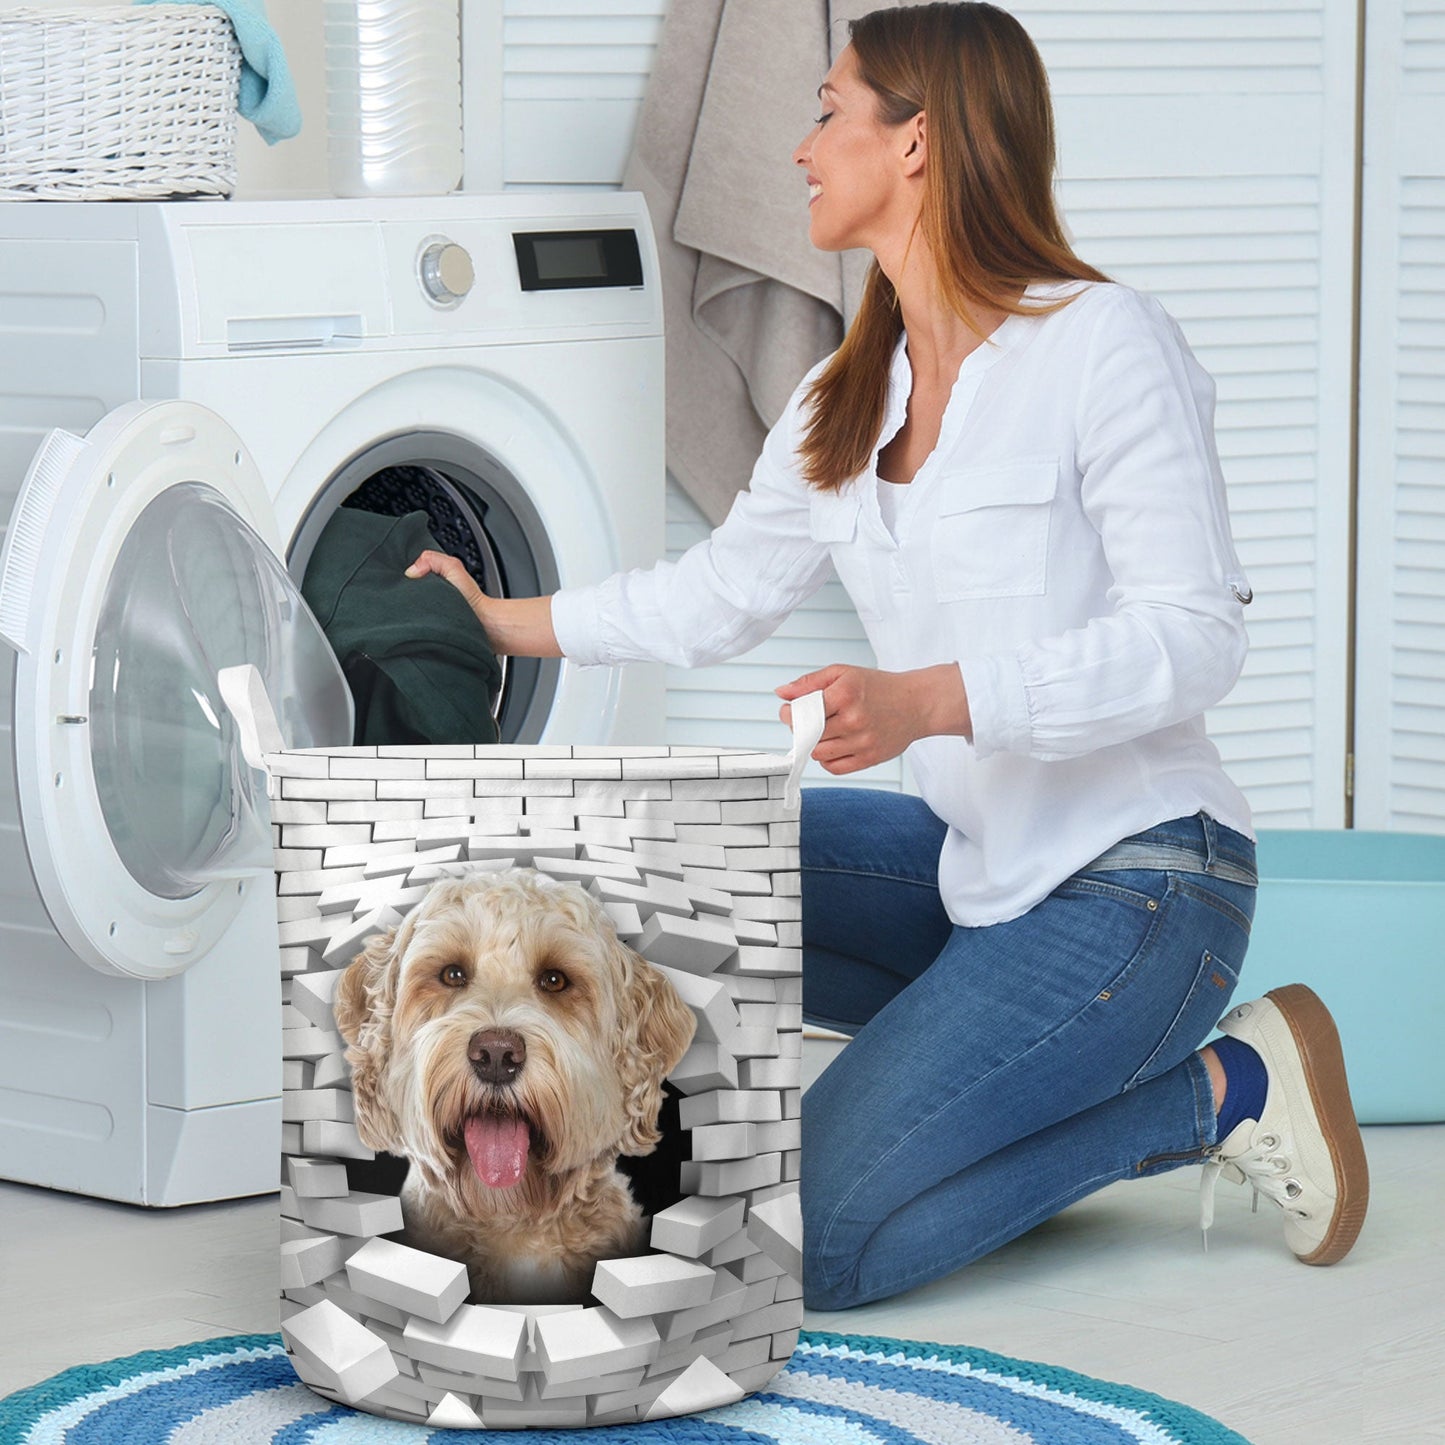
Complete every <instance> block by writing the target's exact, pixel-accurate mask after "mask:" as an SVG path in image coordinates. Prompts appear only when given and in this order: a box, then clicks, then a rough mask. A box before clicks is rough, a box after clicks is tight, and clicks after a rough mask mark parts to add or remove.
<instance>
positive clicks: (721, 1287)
mask: <svg viewBox="0 0 1445 1445" xmlns="http://www.w3.org/2000/svg"><path fill="white" fill-rule="evenodd" d="M746 1296H747V1286H746V1285H745V1284H743V1282H742V1281H741V1280H740V1279H738V1278H737V1276H736V1275H733V1274H729V1273H728V1271H727V1270H719V1271H718V1272H717V1276H716V1278H715V1279H714V1281H713V1287H712V1298H711V1299H710V1300H709V1301H708V1302H707V1303H706V1304H704V1305H694V1306H693V1307H692V1308H691V1309H687V1310H678V1311H677V1313H676V1314H670V1315H659V1316H658V1317H657V1321H656V1323H657V1328H658V1331H659V1333H660V1334H661V1335H662V1338H663V1339H664V1340H678V1339H682V1338H684V1337H685V1336H687V1335H691V1334H695V1333H698V1332H700V1331H702V1330H707V1329H711V1328H712V1327H713V1326H714V1325H718V1324H721V1323H723V1322H724V1321H725V1320H731V1319H732V1318H733V1317H734V1316H735V1315H736V1314H737V1313H738V1311H739V1310H740V1309H742V1307H743V1305H744V1303H745V1302H746Z"/></svg>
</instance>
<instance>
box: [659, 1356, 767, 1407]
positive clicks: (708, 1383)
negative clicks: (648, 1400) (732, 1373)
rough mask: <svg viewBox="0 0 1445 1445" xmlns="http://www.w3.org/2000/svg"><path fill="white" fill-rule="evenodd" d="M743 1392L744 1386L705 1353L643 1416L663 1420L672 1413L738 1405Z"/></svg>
mask: <svg viewBox="0 0 1445 1445" xmlns="http://www.w3.org/2000/svg"><path fill="white" fill-rule="evenodd" d="M743 1393H744V1392H743V1388H742V1386H741V1385H738V1384H736V1383H735V1382H734V1381H733V1380H730V1379H729V1378H728V1377H727V1376H726V1375H725V1374H723V1372H722V1371H721V1370H720V1369H718V1367H717V1366H716V1365H715V1364H713V1362H712V1361H711V1360H710V1359H708V1358H707V1356H706V1355H703V1356H702V1357H701V1358H699V1359H696V1360H694V1361H693V1362H692V1364H690V1365H689V1366H688V1367H687V1369H685V1370H684V1371H683V1372H682V1374H681V1376H680V1377H679V1378H678V1379H676V1380H674V1381H673V1382H672V1384H670V1385H669V1386H668V1387H667V1389H665V1390H664V1391H663V1392H662V1394H660V1395H659V1396H658V1397H657V1399H656V1401H655V1402H654V1403H653V1406H652V1408H651V1409H650V1410H648V1411H647V1414H646V1415H645V1416H644V1418H645V1419H648V1420H662V1419H666V1418H668V1417H670V1416H672V1415H690V1414H693V1413H695V1412H697V1411H699V1410H715V1409H718V1408H720V1407H721V1406H723V1405H735V1404H737V1402H738V1401H739V1400H741V1399H742V1398H743Z"/></svg>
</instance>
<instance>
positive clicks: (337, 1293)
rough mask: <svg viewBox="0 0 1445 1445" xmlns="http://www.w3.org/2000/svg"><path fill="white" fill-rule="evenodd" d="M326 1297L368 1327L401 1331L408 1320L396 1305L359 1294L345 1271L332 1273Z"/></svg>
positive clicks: (394, 1351) (354, 1241)
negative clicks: (387, 1327) (349, 1282)
mask: <svg viewBox="0 0 1445 1445" xmlns="http://www.w3.org/2000/svg"><path fill="white" fill-rule="evenodd" d="M357 1244H358V1241H357V1240H354V1239H353V1240H352V1241H351V1245H352V1248H353V1250H354V1249H355V1247H356V1246H357ZM326 1297H327V1299H329V1300H331V1301H332V1302H333V1303H334V1304H337V1305H339V1306H340V1307H341V1308H342V1309H344V1310H345V1311H346V1313H347V1314H349V1315H353V1316H355V1317H356V1318H357V1319H359V1320H360V1321H361V1322H362V1324H364V1325H365V1326H366V1327H367V1328H368V1329H375V1328H376V1327H378V1326H380V1325H389V1326H390V1327H392V1328H393V1329H394V1330H396V1331H398V1332H400V1330H401V1329H402V1327H403V1326H404V1325H405V1324H406V1321H407V1316H406V1315H404V1314H403V1313H402V1312H401V1311H400V1310H399V1309H396V1308H395V1307H394V1306H392V1305H387V1304H382V1302H381V1301H380V1300H379V1299H369V1298H368V1297H367V1296H366V1295H360V1294H357V1292H356V1291H355V1290H354V1289H352V1288H351V1286H350V1285H349V1284H347V1283H346V1275H345V1274H344V1273H342V1274H335V1275H332V1277H331V1278H330V1279H328V1280H327V1281H326ZM392 1353H393V1354H395V1353H396V1349H395V1347H393V1351H392ZM408 1363H409V1362H408ZM413 1368H414V1367H413Z"/></svg>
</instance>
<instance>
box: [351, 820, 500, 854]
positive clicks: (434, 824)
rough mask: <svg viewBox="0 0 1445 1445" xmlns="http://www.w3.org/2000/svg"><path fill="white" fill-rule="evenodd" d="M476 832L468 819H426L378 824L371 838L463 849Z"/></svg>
mask: <svg viewBox="0 0 1445 1445" xmlns="http://www.w3.org/2000/svg"><path fill="white" fill-rule="evenodd" d="M476 831H477V830H476V829H475V828H474V827H472V826H471V824H470V822H469V820H468V819H466V818H458V817H447V818H424V819H423V820H422V821H421V822H420V823H417V822H414V821H406V822H401V823H378V824H377V825H376V826H375V827H374V828H373V829H372V830H371V836H372V838H373V840H374V841H375V842H377V843H402V842H409V843H415V844H417V845H418V846H421V845H423V844H425V845H427V846H428V847H436V848H441V847H463V846H465V844H466V841H467V838H468V837H469V836H470V835H471V834H472V833H475V832H476ZM362 861H363V862H365V861H366V860H365V859H363V860H362Z"/></svg>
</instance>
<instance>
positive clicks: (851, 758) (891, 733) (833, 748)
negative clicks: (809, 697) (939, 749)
mask: <svg viewBox="0 0 1445 1445" xmlns="http://www.w3.org/2000/svg"><path fill="white" fill-rule="evenodd" d="M820 690H821V691H822V694H823V712H824V716H825V717H826V719H827V721H826V722H825V723H824V725H823V736H822V739H821V740H820V741H819V743H818V746H817V747H816V748H814V749H813V759H814V761H815V762H818V763H821V764H822V765H823V767H825V768H826V769H827V770H828V771H829V772H830V773H856V772H858V771H859V769H861V768H871V767H872V766H873V765H874V764H875V763H885V762H887V761H888V759H889V758H896V757H897V756H898V755H899V754H900V753H901V752H902V751H903V750H904V749H905V748H906V747H907V746H908V745H909V743H912V742H916V741H917V740H918V739H919V738H927V737H936V736H937V735H939V734H940V733H949V734H955V735H958V736H962V737H971V736H972V733H973V729H972V725H971V721H970V718H969V712H968V697H967V694H966V693H965V692H964V687H963V674H962V673H961V672H959V670H958V667H957V665H956V664H954V663H951V662H945V663H940V664H939V665H938V666H937V667H923V668H918V669H917V670H915V671H913V672H880V671H878V670H877V669H876V668H871V667H847V666H844V665H843V664H841V663H835V664H833V665H832V666H831V667H825V668H823V669H822V670H821V671H819V672H810V673H808V674H807V676H806V677H800V678H797V679H796V680H795V681H793V682H790V683H786V684H785V685H784V686H782V687H780V688H777V689H776V691H777V694H778V696H779V697H780V698H782V699H783V700H784V701H785V703H787V702H791V701H792V700H793V699H794V698H798V697H802V696H803V694H804V693H807V692H818V691H820ZM779 716H780V717H781V718H782V720H783V721H784V722H785V723H788V724H789V725H791V724H792V721H793V710H792V708H791V707H786V706H785V707H783V708H782V709H781V710H780V712H779Z"/></svg>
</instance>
